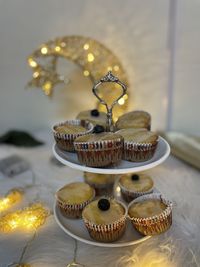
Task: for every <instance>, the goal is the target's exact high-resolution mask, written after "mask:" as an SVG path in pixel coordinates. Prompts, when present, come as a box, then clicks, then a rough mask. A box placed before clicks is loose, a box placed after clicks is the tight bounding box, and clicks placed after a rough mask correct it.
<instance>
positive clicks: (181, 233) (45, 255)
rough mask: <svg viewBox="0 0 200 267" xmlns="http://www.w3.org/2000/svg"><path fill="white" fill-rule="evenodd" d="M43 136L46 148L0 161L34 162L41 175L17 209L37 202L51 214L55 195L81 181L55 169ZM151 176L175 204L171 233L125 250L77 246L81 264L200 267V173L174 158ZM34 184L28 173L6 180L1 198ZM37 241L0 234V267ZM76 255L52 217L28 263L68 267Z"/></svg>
mask: <svg viewBox="0 0 200 267" xmlns="http://www.w3.org/2000/svg"><path fill="white" fill-rule="evenodd" d="M38 136H39V137H40V138H41V139H44V140H45V141H46V145H44V146H40V147H38V148H31V149H24V148H23V149H19V148H16V147H12V146H6V145H1V146H0V158H4V157H6V156H9V155H11V154H13V153H15V154H18V155H21V156H23V157H25V158H26V159H28V160H29V162H30V163H31V166H32V169H33V171H34V173H35V174H36V185H35V186H34V187H32V188H30V189H27V190H26V193H25V197H24V200H23V201H22V202H21V203H20V204H19V205H18V206H17V207H15V209H16V208H21V207H24V206H26V205H27V204H29V203H31V202H33V201H36V199H37V200H38V201H42V202H44V203H45V204H46V205H47V206H48V207H49V208H50V209H51V210H52V208H53V203H54V192H55V191H56V189H58V188H59V187H61V186H63V185H64V184H66V183H69V182H72V181H74V180H76V179H77V178H80V177H81V176H82V173H81V172H79V171H77V170H73V169H70V168H68V167H59V166H56V165H55V164H51V162H50V157H51V156H52V151H51V145H52V143H53V140H51V138H50V134H45V133H42V134H39V135H38ZM148 173H149V174H150V175H151V176H152V177H153V179H154V182H155V184H156V187H157V188H158V189H159V190H160V191H161V192H162V193H163V194H164V195H165V196H167V197H168V198H169V199H170V200H172V201H173V202H174V203H176V206H175V207H174V211H173V226H172V227H171V229H170V230H169V231H168V232H167V233H165V234H162V235H160V236H156V237H153V238H151V239H149V240H148V241H146V242H145V243H142V244H140V245H137V246H131V247H125V248H113V249H111V248H100V247H95V246H90V245H86V244H84V243H81V242H78V250H77V261H78V262H80V263H82V264H84V265H85V266H87V267H93V266H97V267H100V266H102V267H104V266H109V267H112V266H134V267H145V266H152V267H153V266H155V267H157V266H162V267H167V266H172V267H174V266H178V267H179V266H180V267H183V266H184V267H187V266H200V175H199V172H198V171H197V170H196V169H193V168H192V167H190V166H188V165H186V164H184V163H183V162H181V161H179V160H178V159H176V158H174V157H172V156H170V157H169V158H168V159H167V161H166V162H165V163H163V164H162V165H160V166H158V167H156V168H154V169H152V170H149V171H148ZM30 183H31V174H30V173H29V172H27V173H24V174H22V175H19V176H17V177H15V178H1V179H0V195H3V194H5V193H6V192H7V191H8V190H10V189H11V188H13V187H24V186H26V185H28V184H30ZM32 236H33V233H25V232H14V233H8V234H1V233H0V267H5V266H7V265H8V264H9V263H11V262H18V261H19V258H20V256H21V254H22V250H23V248H24V246H26V244H27V242H28V241H29V240H31V238H32ZM73 255H74V240H73V239H72V238H71V237H69V236H68V235H66V234H65V233H64V232H63V231H62V230H61V229H60V228H59V226H58V225H57V224H56V222H55V220H54V217H53V215H51V216H49V217H48V219H47V221H46V222H45V224H44V225H43V226H42V227H40V228H39V229H38V231H37V234H36V237H35V239H34V240H33V242H31V243H30V245H29V246H28V248H27V250H26V252H25V254H24V257H23V261H24V262H26V263H29V264H30V265H31V266H36V267H53V266H56V267H65V266H67V264H68V263H69V262H70V261H72V259H73ZM153 263H154V265H153Z"/></svg>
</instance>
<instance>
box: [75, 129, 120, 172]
mask: <svg viewBox="0 0 200 267" xmlns="http://www.w3.org/2000/svg"><path fill="white" fill-rule="evenodd" d="M103 131H104V127H102V126H100V125H96V126H95V127H94V133H93V134H88V135H85V136H80V137H78V138H76V140H75V141H74V147H75V150H76V152H77V155H78V159H79V161H80V162H81V163H82V164H83V165H86V166H89V167H106V166H109V165H116V164H118V163H119V162H120V161H121V158H122V150H123V138H122V137H121V135H119V134H116V133H111V132H103Z"/></svg>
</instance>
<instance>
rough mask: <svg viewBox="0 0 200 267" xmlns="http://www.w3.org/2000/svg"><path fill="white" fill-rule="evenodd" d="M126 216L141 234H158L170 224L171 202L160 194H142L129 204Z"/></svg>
mask: <svg viewBox="0 0 200 267" xmlns="http://www.w3.org/2000/svg"><path fill="white" fill-rule="evenodd" d="M128 216H129V218H130V220H131V222H132V224H133V226H134V227H135V228H136V230H137V231H138V232H140V233H141V234H143V235H156V234H160V233H163V232H165V231H166V230H168V229H169V228H170V226H171V224H172V203H171V202H169V201H168V200H166V199H164V198H163V197H162V196H161V195H160V194H155V193H154V194H149V195H144V196H141V197H138V198H136V199H135V200H133V201H132V202H131V203H130V204H129V206H128Z"/></svg>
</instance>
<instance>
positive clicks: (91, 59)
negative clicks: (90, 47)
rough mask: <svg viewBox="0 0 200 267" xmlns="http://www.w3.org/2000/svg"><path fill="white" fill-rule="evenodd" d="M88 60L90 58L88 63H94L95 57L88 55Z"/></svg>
mask: <svg viewBox="0 0 200 267" xmlns="http://www.w3.org/2000/svg"><path fill="white" fill-rule="evenodd" d="M87 58H88V62H92V61H94V55H93V54H92V53H89V54H88V55H87Z"/></svg>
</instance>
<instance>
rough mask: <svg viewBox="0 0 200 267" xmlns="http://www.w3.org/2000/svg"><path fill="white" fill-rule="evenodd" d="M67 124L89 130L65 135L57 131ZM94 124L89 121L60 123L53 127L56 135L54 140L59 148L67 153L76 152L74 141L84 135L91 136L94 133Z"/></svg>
mask: <svg viewBox="0 0 200 267" xmlns="http://www.w3.org/2000/svg"><path fill="white" fill-rule="evenodd" d="M65 124H71V125H81V126H83V127H86V128H87V130H85V131H84V132H79V133H73V134H63V133H58V132H57V131H56V127H58V126H62V125H65ZM93 128H94V126H93V124H92V123H91V122H88V121H84V120H67V121H65V122H61V123H58V124H56V125H54V126H53V135H54V139H55V141H56V143H57V146H58V147H59V148H60V149H62V150H65V151H69V152H74V151H75V150H74V140H75V139H76V138H77V137H79V136H82V135H86V134H89V133H91V132H92V131H93Z"/></svg>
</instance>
